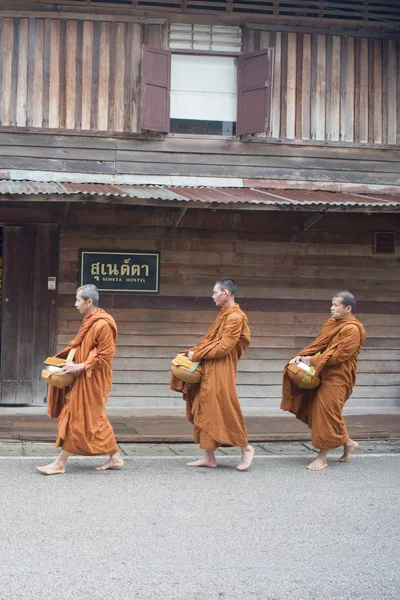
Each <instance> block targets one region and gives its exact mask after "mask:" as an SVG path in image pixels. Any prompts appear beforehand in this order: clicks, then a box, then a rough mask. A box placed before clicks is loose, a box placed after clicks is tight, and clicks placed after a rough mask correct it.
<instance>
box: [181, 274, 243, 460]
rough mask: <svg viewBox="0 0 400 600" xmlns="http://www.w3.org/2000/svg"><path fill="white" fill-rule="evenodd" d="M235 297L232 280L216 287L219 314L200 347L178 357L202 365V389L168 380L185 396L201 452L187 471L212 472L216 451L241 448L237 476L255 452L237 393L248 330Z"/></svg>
mask: <svg viewBox="0 0 400 600" xmlns="http://www.w3.org/2000/svg"><path fill="white" fill-rule="evenodd" d="M235 292H236V284H235V282H234V281H233V280H232V279H229V278H224V279H220V280H218V281H217V282H216V284H215V286H214V290H213V300H214V302H215V304H216V305H217V306H219V307H220V312H219V315H218V317H217V319H216V320H215V321H214V323H213V324H212V325H211V327H210V328H209V330H208V331H207V333H206V335H205V336H204V337H203V339H202V340H201V342H200V343H199V344H197V345H196V346H194V347H193V348H190V349H189V350H185V351H184V352H182V354H186V355H187V356H188V358H190V360H193V361H194V362H197V361H201V362H202V364H203V372H204V374H203V377H202V380H201V382H200V384H197V385H192V386H187V385H185V384H183V382H179V381H178V380H176V378H175V377H174V376H173V377H172V380H171V388H172V389H175V390H181V391H183V395H184V399H185V400H186V416H187V418H188V419H189V421H191V422H192V423H193V425H194V441H195V442H196V443H197V444H200V448H202V449H203V450H204V451H205V455H204V457H203V458H201V459H200V460H197V461H195V462H190V463H187V464H188V466H190V467H211V468H212V467H216V466H217V462H216V459H215V450H216V449H217V448H218V446H239V447H240V448H241V460H240V464H239V465H238V467H237V469H238V470H239V471H245V470H247V469H248V468H249V467H250V466H251V463H252V460H253V456H254V448H253V447H252V446H249V442H248V437H247V430H246V425H245V422H244V418H243V415H242V411H241V408H240V404H239V398H238V395H237V391H236V371H237V363H238V360H239V358H240V357H241V356H242V354H243V352H244V351H245V350H246V348H247V347H248V345H249V343H250V329H249V326H248V324H247V317H246V315H245V313H244V312H243V311H242V310H241V309H240V306H239V305H238V304H236V303H235V298H234V296H235ZM180 384H181V385H180Z"/></svg>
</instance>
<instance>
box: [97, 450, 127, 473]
mask: <svg viewBox="0 0 400 600" xmlns="http://www.w3.org/2000/svg"><path fill="white" fill-rule="evenodd" d="M123 466H124V461H123V460H122V458H121V455H120V453H119V452H116V453H115V454H112V455H111V456H110V458H109V460H108V461H107V462H106V463H104V465H101V466H100V467H95V469H96V471H108V470H115V471H118V470H120V469H122V467H123Z"/></svg>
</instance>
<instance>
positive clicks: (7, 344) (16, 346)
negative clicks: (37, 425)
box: [0, 225, 59, 405]
mask: <svg viewBox="0 0 400 600" xmlns="http://www.w3.org/2000/svg"><path fill="white" fill-rule="evenodd" d="M58 247H59V233H58V227H56V226H33V225H32V226H31V225H29V226H18V227H15V226H5V227H4V229H3V294H2V302H3V306H2V323H1V363H0V365H1V366H0V403H1V404H8V405H10V404H11V405H13V404H43V402H44V400H45V398H46V395H47V390H46V384H45V383H44V382H43V381H42V379H41V376H40V373H41V370H42V365H43V360H44V359H45V358H46V356H48V355H49V354H52V353H54V351H55V344H56V339H55V336H56V326H57V291H56V290H49V289H48V278H49V277H57V274H58Z"/></svg>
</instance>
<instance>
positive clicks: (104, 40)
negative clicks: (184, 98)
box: [97, 22, 111, 131]
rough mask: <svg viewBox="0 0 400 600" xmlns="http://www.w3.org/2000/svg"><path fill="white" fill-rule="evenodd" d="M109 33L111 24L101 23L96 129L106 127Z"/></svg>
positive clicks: (108, 81) (108, 84) (108, 90)
mask: <svg viewBox="0 0 400 600" xmlns="http://www.w3.org/2000/svg"><path fill="white" fill-rule="evenodd" d="M110 33H111V24H110V23H107V22H102V23H101V34H100V52H99V92H98V95H99V99H98V108H97V129H100V130H101V131H106V130H107V129H108V99H109V95H110Z"/></svg>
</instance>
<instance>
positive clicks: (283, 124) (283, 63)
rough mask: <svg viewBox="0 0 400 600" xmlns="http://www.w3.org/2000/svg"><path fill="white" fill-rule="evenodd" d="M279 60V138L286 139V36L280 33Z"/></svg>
mask: <svg viewBox="0 0 400 600" xmlns="http://www.w3.org/2000/svg"><path fill="white" fill-rule="evenodd" d="M281 51H282V59H281V130H280V134H279V137H280V138H282V139H286V135H287V134H286V131H287V75H288V34H287V33H282V50H281Z"/></svg>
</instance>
